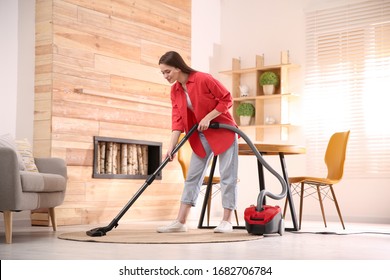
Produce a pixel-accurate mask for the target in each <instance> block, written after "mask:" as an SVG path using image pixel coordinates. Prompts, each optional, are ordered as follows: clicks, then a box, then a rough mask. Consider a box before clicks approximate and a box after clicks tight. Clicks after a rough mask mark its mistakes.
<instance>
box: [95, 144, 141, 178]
mask: <svg viewBox="0 0 390 280" xmlns="http://www.w3.org/2000/svg"><path fill="white" fill-rule="evenodd" d="M98 146H99V148H98V153H97V157H98V158H97V173H98V174H127V175H148V146H147V145H139V144H127V143H117V142H104V141H102V142H99V145H98Z"/></svg>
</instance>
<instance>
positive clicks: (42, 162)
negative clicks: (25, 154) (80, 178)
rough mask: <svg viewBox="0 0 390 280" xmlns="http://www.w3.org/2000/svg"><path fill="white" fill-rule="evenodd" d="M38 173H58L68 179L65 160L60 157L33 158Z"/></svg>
mask: <svg viewBox="0 0 390 280" xmlns="http://www.w3.org/2000/svg"><path fill="white" fill-rule="evenodd" d="M34 161H35V165H36V166H37V168H38V171H39V172H40V173H50V174H58V175H61V176H63V177H64V178H65V179H68V174H67V167H66V162H65V160H64V159H62V158H34Z"/></svg>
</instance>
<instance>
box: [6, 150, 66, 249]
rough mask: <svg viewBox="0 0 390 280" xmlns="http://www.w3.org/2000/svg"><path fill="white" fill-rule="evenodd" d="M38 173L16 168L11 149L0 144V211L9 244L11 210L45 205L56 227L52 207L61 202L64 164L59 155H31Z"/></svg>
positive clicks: (10, 241)
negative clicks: (37, 156)
mask: <svg viewBox="0 0 390 280" xmlns="http://www.w3.org/2000/svg"><path fill="white" fill-rule="evenodd" d="M35 164H36V166H37V168H38V171H39V172H30V171H20V170H19V164H18V158H17V154H16V152H15V150H13V149H11V148H7V147H0V212H3V215H4V225H5V242H6V243H8V244H10V243H12V212H15V211H23V210H36V209H40V208H48V209H49V215H50V220H51V222H52V226H53V230H54V231H55V230H56V227H57V225H56V219H55V213H54V207H56V206H59V205H61V204H62V203H63V201H64V197H65V190H66V182H67V167H66V163H65V161H64V160H63V159H60V158H35Z"/></svg>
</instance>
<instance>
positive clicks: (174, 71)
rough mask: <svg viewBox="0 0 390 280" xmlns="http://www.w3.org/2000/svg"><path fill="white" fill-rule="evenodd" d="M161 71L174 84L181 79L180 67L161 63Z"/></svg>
mask: <svg viewBox="0 0 390 280" xmlns="http://www.w3.org/2000/svg"><path fill="white" fill-rule="evenodd" d="M160 70H161V73H162V74H163V75H164V78H165V79H166V80H167V81H168V82H169V83H170V84H173V83H174V82H176V81H177V80H178V79H179V74H180V69H178V68H175V67H172V66H169V65H166V64H160Z"/></svg>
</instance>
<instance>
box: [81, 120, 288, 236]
mask: <svg viewBox="0 0 390 280" xmlns="http://www.w3.org/2000/svg"><path fill="white" fill-rule="evenodd" d="M197 127H198V125H197V124H196V125H194V126H193V127H192V128H191V129H190V130H189V131H188V133H187V134H186V135H185V136H184V137H183V139H182V140H181V141H180V142H179V143H178V144H177V145H176V146H175V148H174V149H173V151H172V153H171V155H172V156H173V155H174V154H175V153H176V152H177V151H178V150H179V149H180V148H181V147H182V146H183V145H184V143H185V142H186V141H187V140H188V139H189V138H190V136H191V135H192V134H193V133H194V132H195V130H197ZM209 128H214V129H218V128H224V129H228V130H231V131H233V132H235V133H237V134H239V135H240V136H241V137H242V138H243V139H244V140H245V141H246V142H247V144H248V145H249V147H250V148H251V149H252V150H253V152H254V154H255V155H256V157H257V159H258V161H259V162H260V163H261V164H262V165H263V166H264V167H265V168H267V169H268V170H269V171H270V172H271V173H272V174H273V175H274V176H276V177H277V178H278V180H279V181H280V183H281V184H282V189H283V190H282V192H281V193H280V194H279V195H275V194H273V193H271V192H269V191H267V190H262V191H261V192H260V194H259V196H258V199H257V206H251V207H249V208H247V209H246V210H245V212H244V217H245V223H246V229H247V231H248V233H250V234H256V235H262V234H269V233H276V232H278V233H279V234H281V235H282V234H283V232H284V223H283V219H282V215H281V210H280V208H279V207H278V206H268V205H263V202H264V199H265V196H268V197H271V198H273V199H282V198H284V197H285V196H286V193H287V184H286V181H285V180H284V179H283V177H281V176H280V175H279V174H278V173H277V172H276V171H275V170H274V169H273V168H272V167H271V166H270V165H268V164H267V162H266V161H265V160H264V159H263V157H262V156H261V154H260V153H259V151H257V149H256V147H255V146H254V145H253V143H252V142H251V140H250V139H249V137H248V136H247V135H246V134H245V133H243V132H242V131H241V130H239V129H238V128H237V127H235V126H231V125H227V124H221V123H211V124H210V126H209ZM169 161H170V159H169V157H167V158H166V159H165V160H164V161H163V162H162V163H161V164H160V166H159V167H158V168H157V169H156V171H155V172H154V173H153V174H151V175H150V176H148V178H147V179H146V181H145V182H144V184H143V185H142V186H141V187H140V189H139V190H138V191H137V192H136V193H135V194H134V195H133V197H132V198H131V199H130V200H129V202H128V203H127V204H126V205H125V206H124V207H123V209H122V210H121V211H120V212H119V213H118V215H117V216H116V217H115V218H114V219H113V220H112V221H111V222H110V223H109V224H108V225H107V226H105V227H98V228H94V229H91V230H88V231H87V232H86V234H87V235H88V236H94V237H96V236H104V235H106V234H107V232H109V231H110V230H112V229H113V228H116V227H117V226H118V222H119V220H120V219H121V218H122V216H123V215H124V214H125V213H126V212H127V211H128V210H129V209H130V207H131V206H132V205H133V204H134V202H135V201H136V200H137V199H138V198H139V197H140V195H141V194H142V193H143V192H144V191H145V190H146V188H147V187H148V186H149V185H150V184H151V183H153V181H154V180H155V178H156V176H157V175H158V174H159V173H160V172H161V170H162V169H163V168H164V167H165V166H166V165H167V164H168V162H169Z"/></svg>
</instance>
